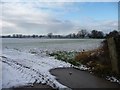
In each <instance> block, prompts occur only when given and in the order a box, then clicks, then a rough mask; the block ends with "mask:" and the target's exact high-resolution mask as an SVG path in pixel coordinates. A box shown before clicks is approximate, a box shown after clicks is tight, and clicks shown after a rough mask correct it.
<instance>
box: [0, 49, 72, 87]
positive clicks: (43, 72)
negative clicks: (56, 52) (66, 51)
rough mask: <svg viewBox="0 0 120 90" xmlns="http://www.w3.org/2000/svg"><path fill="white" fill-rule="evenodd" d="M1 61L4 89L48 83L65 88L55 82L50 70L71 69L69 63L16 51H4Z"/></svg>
mask: <svg viewBox="0 0 120 90" xmlns="http://www.w3.org/2000/svg"><path fill="white" fill-rule="evenodd" d="M0 60H1V61H2V75H3V76H2V88H10V87H16V86H20V85H26V84H28V83H34V82H37V83H46V84H48V85H50V86H52V87H54V88H65V86H63V85H62V84H60V83H58V82H57V81H56V80H55V77H54V76H52V75H51V74H50V73H49V70H50V69H53V68H57V67H70V64H69V63H65V62H63V61H59V60H56V59H54V58H53V57H48V56H42V55H36V54H32V53H30V52H26V51H20V50H16V49H4V50H3V54H2V56H1V59H0Z"/></svg>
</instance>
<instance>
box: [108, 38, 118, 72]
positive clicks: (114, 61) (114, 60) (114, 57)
mask: <svg viewBox="0 0 120 90" xmlns="http://www.w3.org/2000/svg"><path fill="white" fill-rule="evenodd" d="M107 42H108V48H109V54H110V59H111V65H112V71H113V72H116V73H117V74H119V73H120V72H119V66H118V54H117V49H116V43H115V40H114V38H113V37H111V38H108V39H107Z"/></svg>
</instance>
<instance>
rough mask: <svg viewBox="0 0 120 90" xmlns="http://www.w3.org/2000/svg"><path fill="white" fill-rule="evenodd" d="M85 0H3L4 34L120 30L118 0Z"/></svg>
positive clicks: (2, 21) (0, 19) (2, 24)
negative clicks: (44, 0) (55, 0)
mask: <svg viewBox="0 0 120 90" xmlns="http://www.w3.org/2000/svg"><path fill="white" fill-rule="evenodd" d="M62 1H63V0H62ZM85 1H86V2H74V0H72V1H71V2H70V1H68V2H64V1H63V2H60V1H59V2H47V1H46V2H41V0H2V2H1V3H0V6H2V15H1V16H0V26H1V30H2V34H4V35H5V34H42V35H43V34H47V33H50V32H52V33H53V34H69V33H77V32H78V31H79V30H80V29H87V30H88V31H91V30H93V29H96V30H101V31H103V32H105V33H107V32H110V31H112V30H114V29H116V30H118V3H117V2H87V1H88V0H85ZM93 1H94V0H93ZM101 1H102V0H101ZM107 1H112V0H107ZM114 1H117V0H114Z"/></svg>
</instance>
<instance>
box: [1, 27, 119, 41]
mask: <svg viewBox="0 0 120 90" xmlns="http://www.w3.org/2000/svg"><path fill="white" fill-rule="evenodd" d="M119 34H120V32H118V31H117V30H113V31H112V32H110V33H109V34H105V33H103V32H102V31H97V30H92V31H91V32H90V33H89V32H88V31H87V30H86V29H82V30H80V31H78V33H71V34H68V35H53V33H48V34H47V35H22V34H13V35H2V36H0V37H1V38H97V39H102V38H105V37H109V36H117V35H119Z"/></svg>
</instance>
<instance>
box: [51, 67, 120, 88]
mask: <svg viewBox="0 0 120 90" xmlns="http://www.w3.org/2000/svg"><path fill="white" fill-rule="evenodd" d="M50 73H51V74H52V75H54V76H56V79H57V80H58V81H59V82H60V83H61V84H63V85H65V86H67V87H69V88H73V89H74V88H120V85H119V84H116V83H111V82H109V81H107V80H105V79H102V78H99V77H97V76H94V75H92V74H90V73H89V72H86V71H80V70H77V69H74V68H57V69H53V70H50Z"/></svg>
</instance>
